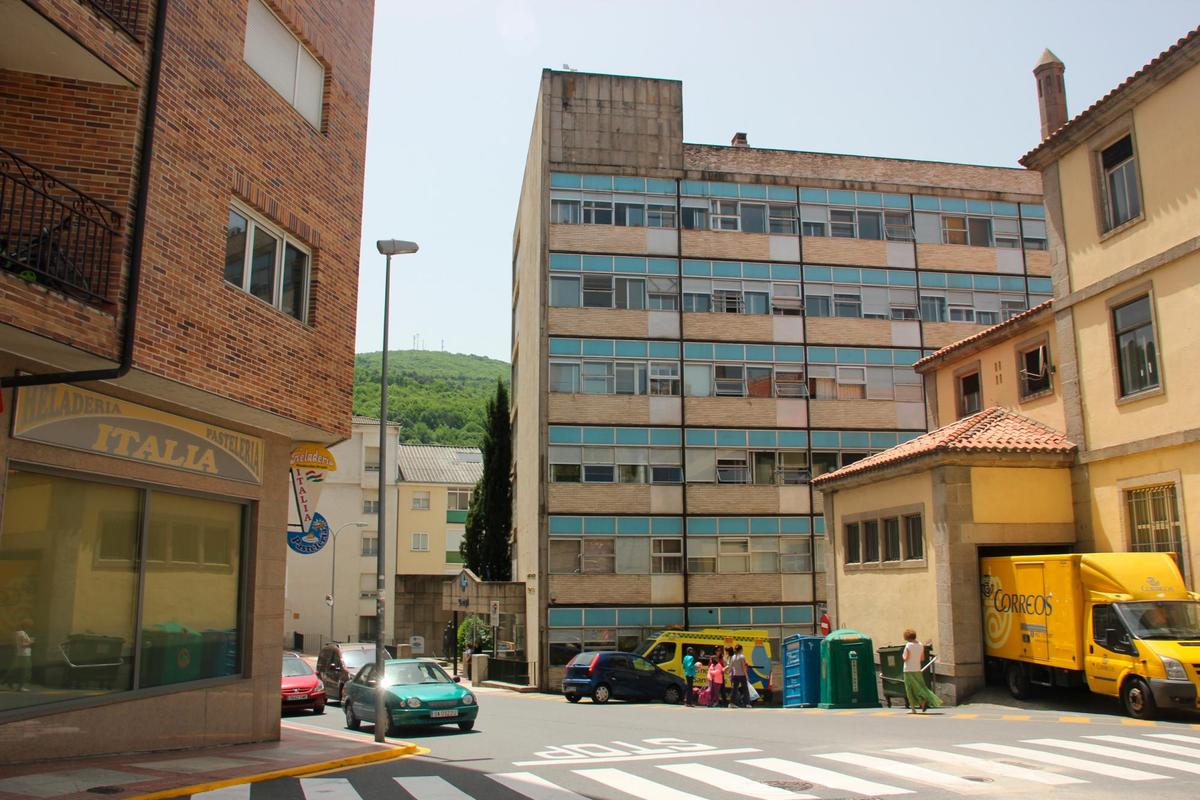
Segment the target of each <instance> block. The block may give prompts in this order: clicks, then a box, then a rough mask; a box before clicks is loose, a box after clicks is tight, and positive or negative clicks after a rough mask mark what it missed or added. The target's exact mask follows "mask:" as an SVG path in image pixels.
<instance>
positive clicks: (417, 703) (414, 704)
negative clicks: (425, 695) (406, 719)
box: [404, 697, 421, 708]
mask: <svg viewBox="0 0 1200 800" xmlns="http://www.w3.org/2000/svg"><path fill="white" fill-rule="evenodd" d="M404 704H405V705H406V706H408V707H409V708H420V707H421V698H419V697H410V698H408V699H407V700H405V701H404Z"/></svg>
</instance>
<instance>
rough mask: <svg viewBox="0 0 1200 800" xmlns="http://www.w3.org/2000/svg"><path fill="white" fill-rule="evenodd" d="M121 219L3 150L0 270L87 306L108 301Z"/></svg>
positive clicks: (0, 165) (0, 158)
mask: <svg viewBox="0 0 1200 800" xmlns="http://www.w3.org/2000/svg"><path fill="white" fill-rule="evenodd" d="M120 227H121V218H120V216H119V215H118V214H117V212H115V211H113V210H112V209H111V208H109V207H108V206H106V205H104V204H103V203H101V202H99V201H98V200H95V199H93V198H91V197H88V196H87V195H86V194H84V193H83V192H81V191H79V190H78V189H76V188H75V187H73V186H71V185H70V184H68V183H66V182H64V181H61V180H59V179H57V178H55V177H54V176H53V175H51V174H49V173H48V172H46V171H44V170H41V169H38V168H37V167H35V166H33V165H32V164H30V163H29V162H27V161H25V160H23V159H21V158H19V157H18V156H17V155H16V154H14V153H12V152H10V151H8V150H5V149H4V148H2V147H0V266H2V267H3V268H4V269H6V270H9V271H12V272H15V273H17V275H19V276H20V277H22V278H24V279H25V280H28V281H31V282H35V283H42V284H45V285H47V286H51V287H53V288H55V289H58V290H59V291H61V292H63V293H65V294H71V295H74V296H76V297H80V298H82V299H84V300H87V301H88V302H92V303H103V302H107V301H108V300H109V289H110V272H111V271H112V266H113V247H114V246H115V242H116V239H117V235H118V231H119V230H120Z"/></svg>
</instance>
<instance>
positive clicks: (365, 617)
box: [283, 415, 404, 654]
mask: <svg viewBox="0 0 1200 800" xmlns="http://www.w3.org/2000/svg"><path fill="white" fill-rule="evenodd" d="M399 437H400V423H398V422H390V423H388V431H387V442H388V453H387V464H388V470H389V473H390V474H389V476H388V479H387V484H386V486H387V503H386V504H385V507H384V514H385V516H386V522H385V525H384V530H386V531H392V532H394V531H395V530H396V516H397V513H399V514H401V515H403V513H404V512H403V510H402V509H401V508H400V506H399V505H398V503H397V486H398V483H399V481H398V475H399V472H398V468H397V452H398V450H399V448H400V445H399V443H398V442H399ZM329 452H330V453H331V454H332V455H333V457H334V459H335V460H336V461H337V469H335V470H330V471H329V472H326V473H325V474H324V476H323V478H322V480H321V484H320V486H321V488H320V494H319V495H318V496H317V501H316V511H317V512H318V513H319V514H321V516H323V517H324V518H325V520H326V521H327V522H328V523H329V530H330V539H329V541H328V542H326V544H325V546H324V547H322V548H321V549H320V550H318V551H316V552H315V553H300V552H297V551H296V550H292V549H289V550H288V552H287V585H286V592H285V595H286V597H285V601H284V626H283V646H284V648H286V649H288V650H296V651H300V652H304V653H310V654H316V653H317V652H319V651H320V649H321V645H323V644H324V643H325V642H328V641H335V642H358V641H374V640H375V634H376V628H375V587H376V586H377V582H376V574H377V573H376V569H377V566H378V565H377V563H376V553H377V552H378V548H379V468H380V459H379V420H378V419H377V418H375V417H363V416H357V415H356V416H354V417H352V418H351V420H350V437H349V438H348V439H346V440H345V441H342V442H339V443H338V444H336V445H334V446H333V447H331V448H330V449H329ZM288 502H289V504H290V508H289V509H288V527H289V528H291V529H293V530H295V529H296V528H297V527H298V526H299V519H300V515H299V510H298V509H297V505H296V503H295V501H294V498H289V501H288ZM394 540H395V536H394V535H393V536H391V537H390V538H389V539H388V541H389V542H390V544H389V545H388V546H389V547H391V548H393V549H392V550H390V551H389V552H387V553H385V556H386V557H387V558H388V561H389V563H390V564H392V565H395V564H396V563H397V552H396V550H395V544H394ZM395 573H396V570H395V569H388V570H387V571H386V573H385V574H386V578H385V582H386V591H387V593H388V596H389V597H392V596H394V592H395V579H396V575H395ZM394 614H395V604H393V603H387V604H385V606H384V633H385V636H384V638H385V640H386V641H388V642H393V641H395V639H394V636H393V635H392V633H390V632H391V631H392V630H393V624H394V623H393V621H394Z"/></svg>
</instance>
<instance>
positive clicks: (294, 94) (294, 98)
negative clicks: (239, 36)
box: [242, 0, 328, 131]
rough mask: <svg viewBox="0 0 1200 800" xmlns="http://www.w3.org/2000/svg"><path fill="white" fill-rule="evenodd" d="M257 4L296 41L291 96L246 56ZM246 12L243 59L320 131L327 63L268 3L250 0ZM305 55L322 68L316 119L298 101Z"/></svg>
mask: <svg viewBox="0 0 1200 800" xmlns="http://www.w3.org/2000/svg"><path fill="white" fill-rule="evenodd" d="M255 5H257V6H258V7H259V8H261V9H262V10H263V11H265V12H266V13H267V14H269V15H270V16H271V17H272V18H274V20H275V22H276V23H277V24H278V25H279V26H280V27H281V28H282V29H283V30H284V32H286V33H287V34H288V36H290V37H291V38H292V40H293V41H294V42H295V43H296V62H295V66H294V73H293V77H292V87H291V96H290V97H289V96H288V95H286V94H284V93H283V92H282V91H280V88H279V87H277V86H275V85H274V84H273V83H271V81H270V80H269V79H268V78H267V76H266V75H263V74H262V73H261V72H259V71H258V68H257V67H256V66H254V64H253V63H252V62H251V61H250V59H249V58H247V57H246V56H247V54H248V52H249V51H250V49H251V44H252V42H251V41H250V35H249V25H250V22H251V20H250V17H251V14H252V12H251V11H250V7H253V6H255ZM246 14H247V31H246V36H245V43H244V45H243V48H242V60H243V61H245V62H246V63H247V64H248V65H249V66H250V68H251V69H252V70H254V71H255V73H256V74H258V75H259V76H260V77H261V78H262V79H263V80H265V81H266V82H267V85H269V86H270V87H271V88H272V89H274V90H275V91H276V92H279V95H280V96H281V97H282V98H283V99H284V100H286V101H287V102H288V104H289V105H291V107H292V108H294V109H296V111H297V112H299V114H300V116H302V117H303V118H304V119H305V121H307V122H308V124H310V125H312V126H313V127H314V128H316V129H317V130H318V131H319V130H321V124H322V121H323V120H324V117H325V78H326V77H327V76H328V71H327V70H326V69H325V65H324V64H323V63H322V62H321V59H319V58H317V56H316V54H315V53H313V52H311V51H310V50H309V49H308V48H307V47H305V46H304V43H303V42H301V41H300V39H299V38H298V37H297V36H296V34H295V33H293V32H292V28H291V26H290V25H288V24H287V23H286V22H284V21H283V20H282V19H280V17H279V15H278V14H276V13H275V12H274V11H273V10H272V9H271V8H270V7H269V6H268V5H267V4H266V3H264V2H262V0H250V3H249V7H247V11H246ZM303 55H307V56H308V57H309V58H311V59H312V60H313V62H314V63H315V64H316V65H317V66H318V67H320V69H321V81H320V85H321V94H320V102H318V104H317V108H316V112H317V118H316V119H312V118H310V117H309V116H308V115H307V114H306V113H305V112H304V111H302V110H301V108H300V104H299V102H298V99H299V98H298V95H299V92H300V75H301V64H302V63H303V62H302V60H301V57H302V56H303Z"/></svg>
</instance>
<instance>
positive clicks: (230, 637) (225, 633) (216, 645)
mask: <svg viewBox="0 0 1200 800" xmlns="http://www.w3.org/2000/svg"><path fill="white" fill-rule="evenodd" d="M200 635H201V638H202V640H203V648H204V649H203V653H204V655H203V660H202V662H201V675H200V677H203V678H220V677H224V676H226V675H236V674H237V668H238V657H237V656H238V637H237V631H235V630H218V629H213V628H210V629H209V630H206V631H204V632H203V633H202V634H200Z"/></svg>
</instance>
